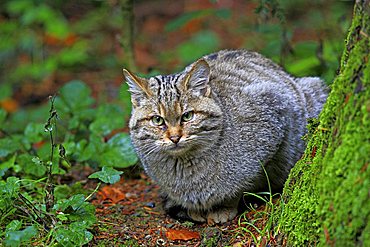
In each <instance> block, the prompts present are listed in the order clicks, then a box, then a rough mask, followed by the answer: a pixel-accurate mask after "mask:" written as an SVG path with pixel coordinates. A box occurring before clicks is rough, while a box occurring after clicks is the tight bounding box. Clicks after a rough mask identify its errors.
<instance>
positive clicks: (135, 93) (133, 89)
mask: <svg viewBox="0 0 370 247" xmlns="http://www.w3.org/2000/svg"><path fill="white" fill-rule="evenodd" d="M123 75H124V77H125V80H126V82H127V84H128V87H129V92H130V93H131V102H132V104H133V106H137V105H138V104H140V101H141V100H142V99H144V98H148V97H150V96H152V92H151V91H150V89H149V87H148V80H147V79H145V78H140V77H138V76H136V75H134V74H133V73H131V72H130V71H128V70H126V69H123Z"/></svg>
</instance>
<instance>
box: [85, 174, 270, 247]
mask: <svg viewBox="0 0 370 247" xmlns="http://www.w3.org/2000/svg"><path fill="white" fill-rule="evenodd" d="M92 203H93V204H94V205H95V207H96V216H97V219H98V221H97V222H98V223H97V225H96V227H95V228H94V230H93V231H94V232H93V233H94V240H93V241H92V242H91V243H90V244H89V246H233V247H239V246H257V245H256V244H255V241H254V240H253V237H252V235H251V234H254V236H255V238H256V239H257V242H259V245H258V246H266V244H272V245H273V246H274V245H275V244H277V240H276V239H274V238H273V237H271V238H270V239H267V238H266V237H262V238H261V236H259V234H258V233H257V231H256V229H253V227H249V228H248V227H245V224H244V223H245V221H251V220H252V219H255V218H256V217H255V215H256V214H259V213H260V212H264V211H265V205H263V204H260V205H258V204H256V203H255V204H254V207H256V209H252V210H249V211H246V212H245V213H244V214H243V215H242V216H237V217H236V218H235V219H233V220H232V221H230V222H227V223H224V224H218V225H212V226H211V225H207V224H206V223H203V224H200V223H193V222H190V221H179V220H176V219H173V218H171V217H170V216H169V215H167V214H166V213H165V212H164V210H163V208H162V202H161V198H160V196H159V187H158V186H157V185H155V184H154V183H153V182H152V181H151V180H150V178H148V177H147V176H146V175H145V174H143V173H140V174H139V175H138V176H137V177H136V178H122V179H121V180H120V182H118V183H116V184H114V185H104V186H102V187H101V188H100V189H99V190H98V192H97V193H96V194H95V198H93V200H92ZM257 217H259V216H257ZM267 220H268V219H267V218H266V219H262V218H261V219H260V220H259V221H256V222H255V223H254V224H255V226H256V227H257V229H263V228H264V225H265V224H266V221H267ZM243 225H244V227H243ZM248 231H250V232H249V233H248ZM274 243H275V244H274ZM261 244H262V245H261Z"/></svg>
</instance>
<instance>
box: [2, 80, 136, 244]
mask: <svg viewBox="0 0 370 247" xmlns="http://www.w3.org/2000/svg"><path fill="white" fill-rule="evenodd" d="M50 103H51V106H50V109H49V118H48V119H47V121H46V123H45V124H42V123H40V122H29V123H28V124H27V125H26V126H25V128H24V130H15V131H10V132H8V130H6V129H5V128H4V127H6V126H10V125H14V124H16V122H13V121H14V118H12V116H11V115H12V114H10V115H9V116H7V114H6V112H5V111H4V110H0V122H1V123H2V124H1V126H0V131H1V139H0V178H1V179H0V210H1V212H3V213H2V215H1V216H0V225H1V226H2V227H1V231H0V232H3V233H0V238H1V237H3V239H4V240H3V242H0V243H2V244H4V245H5V246H20V245H23V244H25V243H29V242H30V241H33V239H40V237H41V238H47V239H48V240H47V242H48V243H50V244H51V243H52V242H53V241H56V242H58V244H59V245H62V246H81V245H84V244H87V243H88V242H89V241H91V240H92V238H93V235H92V233H91V232H90V231H89V229H90V228H91V227H92V225H93V224H94V223H95V221H96V219H95V208H94V206H93V205H91V204H90V203H89V202H87V198H89V197H90V196H88V197H86V196H87V195H86V192H87V191H86V190H84V189H83V188H82V187H81V184H80V183H76V184H75V185H73V186H72V187H70V186H66V185H57V186H56V187H55V190H54V189H53V188H54V185H53V184H52V181H53V177H54V176H62V175H63V174H66V173H68V172H69V170H70V168H71V167H72V166H73V165H75V164H79V165H80V166H81V165H85V166H86V165H91V166H93V167H94V168H96V167H97V166H102V167H103V168H102V171H99V172H95V173H93V174H91V175H90V178H98V179H100V180H101V181H103V182H105V183H111V184H113V183H115V182H117V181H118V180H119V179H120V175H121V174H122V172H121V171H117V170H115V169H113V167H116V168H124V167H127V166H131V165H133V164H135V163H136V162H137V160H138V159H137V157H136V155H135V153H134V150H133V147H132V145H131V142H130V137H129V135H128V134H126V133H121V132H119V131H117V130H119V129H121V128H122V127H123V126H124V124H125V121H124V119H125V117H126V118H127V117H128V114H129V112H127V111H125V109H124V108H123V107H122V106H121V104H120V103H119V102H116V103H114V102H112V103H111V104H101V105H99V106H94V103H95V100H94V99H93V98H92V97H91V90H90V88H89V87H88V86H87V85H86V84H85V83H83V82H82V81H71V82H69V83H67V84H66V85H64V86H63V87H62V88H61V89H60V91H59V95H58V96H57V97H50ZM115 131H116V132H117V133H115ZM58 154H59V155H58ZM72 188H73V189H72ZM81 192H82V193H81ZM50 195H51V196H50ZM67 195H68V196H67ZM54 198H55V199H54ZM22 212H26V213H22ZM22 214H26V217H24V216H22ZM20 219H22V220H20ZM45 234H46V235H45ZM50 241H51V242H50Z"/></svg>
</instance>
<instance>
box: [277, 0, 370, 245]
mask: <svg viewBox="0 0 370 247" xmlns="http://www.w3.org/2000/svg"><path fill="white" fill-rule="evenodd" d="M369 13H370V7H369V0H357V1H356V3H355V8H354V14H353V19H352V24H351V27H350V30H349V33H348V37H347V40H346V48H345V50H344V52H343V56H342V60H341V68H340V72H339V75H338V76H337V78H336V79H335V81H334V82H333V84H332V89H331V93H330V95H329V98H328V100H327V103H326V105H325V107H324V109H323V111H322V113H321V115H320V117H319V123H318V125H316V126H312V125H311V131H310V132H311V134H310V136H309V141H308V146H307V149H306V152H305V155H304V157H303V159H302V160H300V161H299V162H298V163H297V164H296V166H295V167H294V169H293V170H292V172H291V174H290V176H289V179H288V181H287V183H286V185H285V188H284V192H283V199H284V202H285V203H284V204H282V205H283V206H284V207H282V210H283V214H282V216H281V217H280V219H279V225H280V228H281V230H282V232H283V234H284V235H285V236H286V237H287V241H288V246H316V245H318V246H370V66H369V50H370V43H369V34H370V32H369V31H370V18H369Z"/></svg>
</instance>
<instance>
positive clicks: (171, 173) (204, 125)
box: [123, 50, 327, 223]
mask: <svg viewBox="0 0 370 247" xmlns="http://www.w3.org/2000/svg"><path fill="white" fill-rule="evenodd" d="M123 73H124V77H125V80H126V82H127V84H128V86H129V91H130V93H131V102H132V106H133V107H132V113H131V118H130V122H129V128H130V136H131V141H132V143H133V146H134V148H135V150H136V152H137V154H138V156H139V158H140V160H141V162H142V165H143V167H144V170H145V172H146V173H147V174H148V175H149V176H150V177H151V178H152V179H153V180H154V181H155V182H156V183H158V184H159V185H160V187H161V190H162V192H163V193H164V195H165V196H166V198H167V200H166V205H165V208H166V209H167V210H171V208H175V207H179V208H182V209H184V210H185V213H186V214H187V216H188V217H190V219H192V220H193V221H196V222H205V221H207V222H208V223H224V222H227V221H229V220H231V219H233V218H234V217H235V216H236V215H237V207H238V203H239V200H240V198H241V197H242V195H243V192H246V191H248V192H258V191H261V190H265V189H266V187H267V179H266V174H265V172H264V169H265V170H266V172H267V174H268V179H269V181H270V184H271V188H272V189H273V190H279V189H281V188H282V187H283V185H284V182H285V181H286V179H287V176H288V174H289V171H290V169H291V168H292V167H293V166H294V164H295V163H296V162H297V161H298V160H299V159H300V157H301V155H302V154H303V151H304V149H305V143H304V141H303V140H302V136H303V135H304V134H305V133H306V124H307V119H308V118H316V117H317V116H318V114H319V113H320V111H321V109H322V107H323V104H324V102H325V101H326V98H327V90H326V87H325V84H324V83H323V81H322V80H321V79H319V78H316V77H303V78H295V77H293V76H291V75H289V74H287V73H286V72H284V70H283V69H282V68H280V67H279V66H278V65H276V64H275V63H273V62H272V61H271V60H269V59H267V58H265V57H263V56H262V55H260V54H258V53H256V52H250V51H246V50H222V51H219V52H216V53H213V54H210V55H206V56H204V57H202V58H200V59H199V60H197V61H195V62H194V63H192V64H190V65H189V66H187V67H186V68H185V69H184V71H182V72H180V73H176V74H171V75H158V76H154V77H150V78H149V79H145V78H141V77H139V76H136V75H134V74H133V73H131V72H129V71H128V70H126V69H124V70H123ZM262 166H263V167H264V169H263V167H262Z"/></svg>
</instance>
